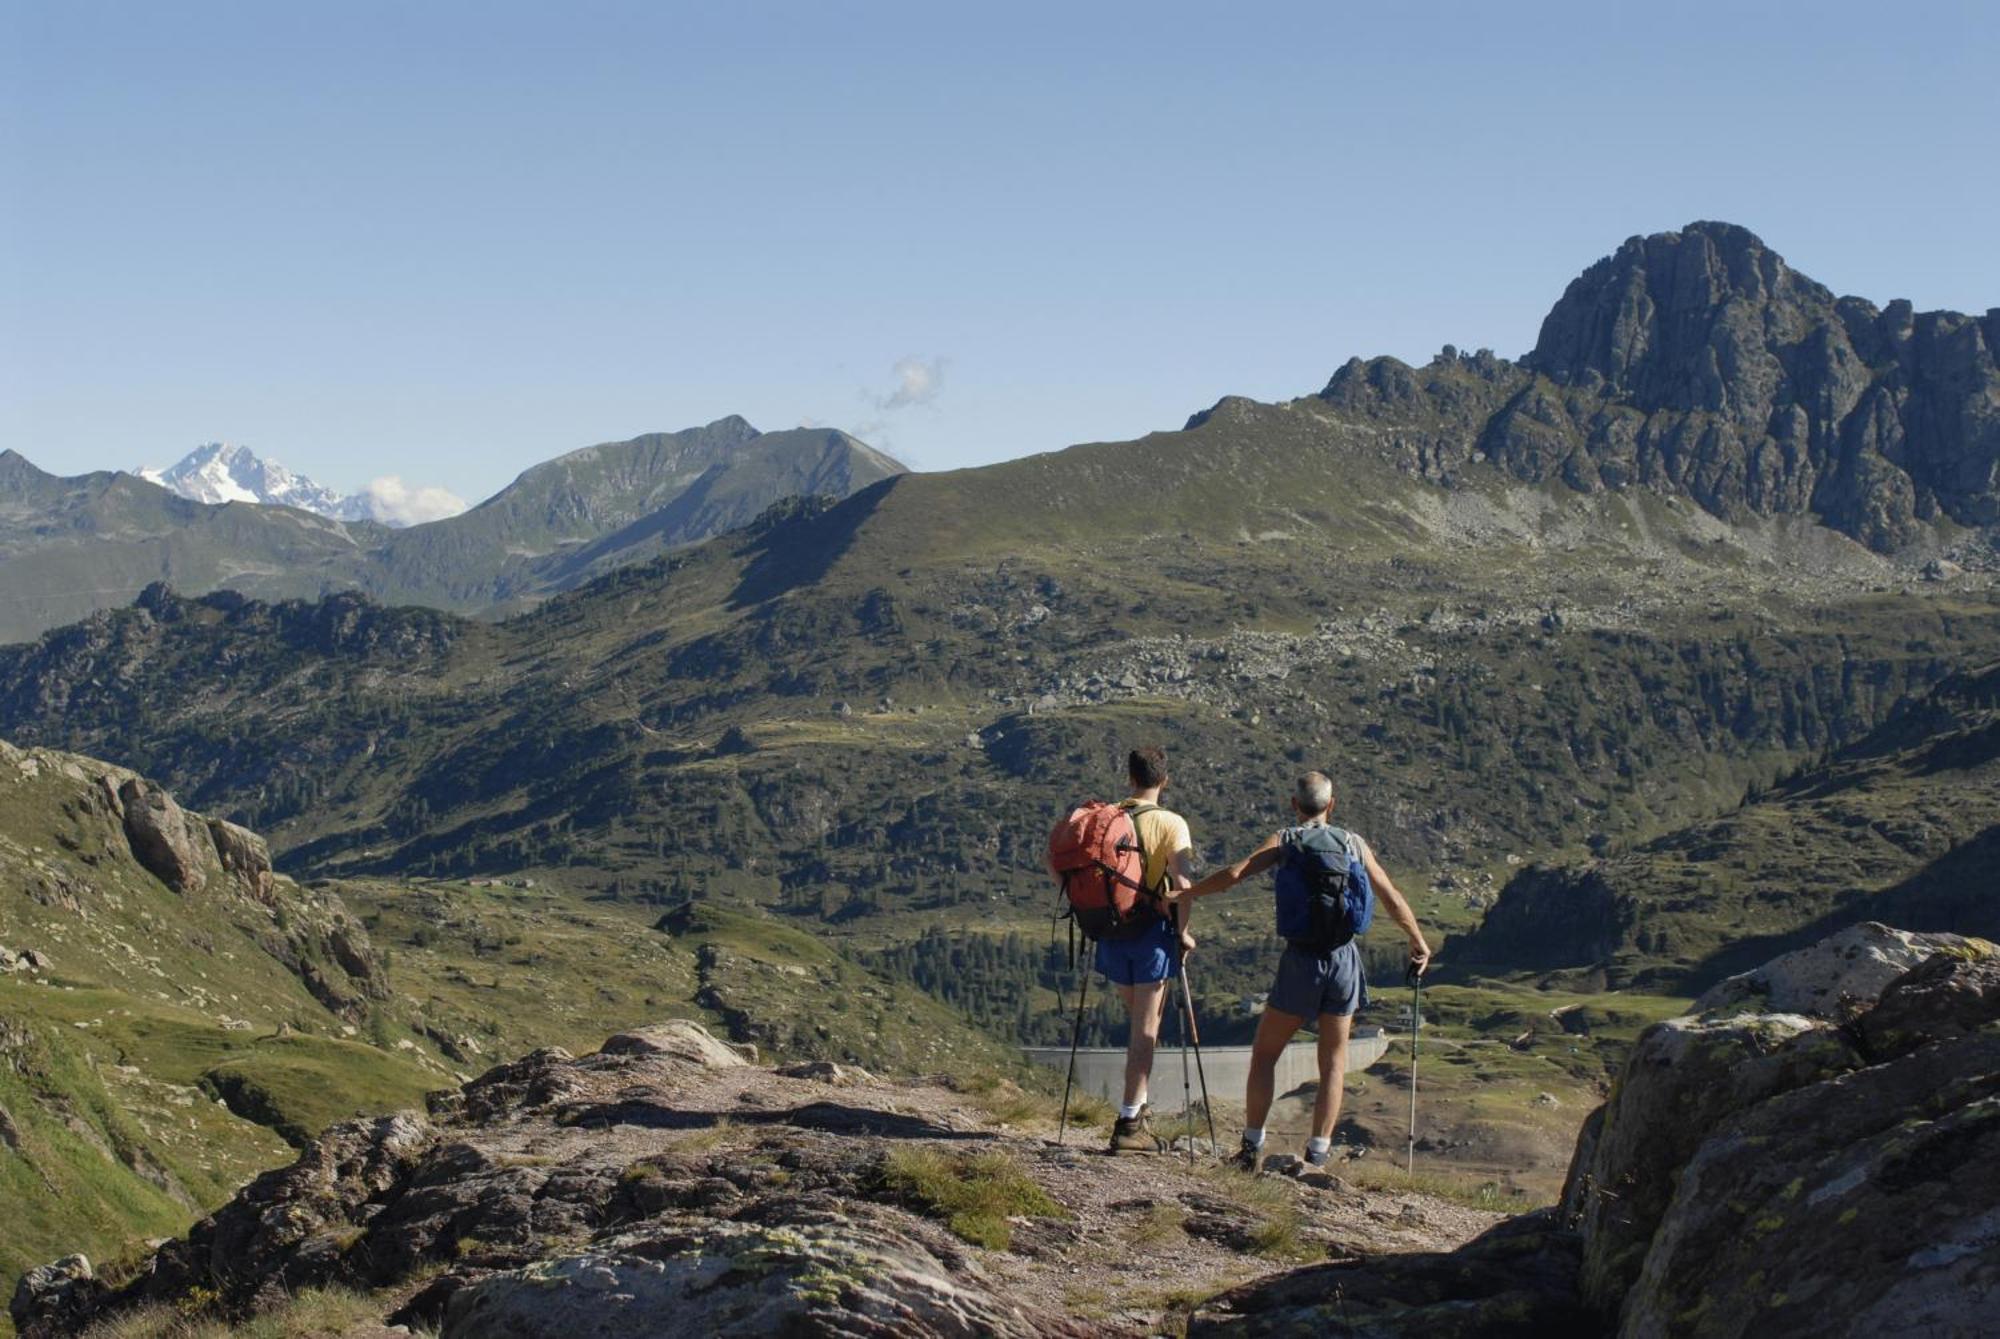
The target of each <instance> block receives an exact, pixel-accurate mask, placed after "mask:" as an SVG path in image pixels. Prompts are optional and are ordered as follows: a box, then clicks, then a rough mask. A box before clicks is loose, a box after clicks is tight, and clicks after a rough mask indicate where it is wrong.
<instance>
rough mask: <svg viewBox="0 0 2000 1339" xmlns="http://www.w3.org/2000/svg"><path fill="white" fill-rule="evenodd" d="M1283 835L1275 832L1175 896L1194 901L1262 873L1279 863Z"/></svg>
mask: <svg viewBox="0 0 2000 1339" xmlns="http://www.w3.org/2000/svg"><path fill="white" fill-rule="evenodd" d="M1281 836H1282V834H1280V833H1273V834H1272V835H1271V839H1270V840H1269V841H1267V842H1265V843H1264V844H1263V845H1262V846H1260V847H1258V848H1257V849H1256V850H1254V851H1252V852H1251V853H1250V854H1249V855H1247V856H1245V857H1243V859H1241V860H1239V861H1237V862H1236V863H1235V864H1233V865H1229V866H1226V867H1224V868H1222V869H1219V870H1217V871H1215V873H1213V874H1211V875H1209V876H1208V877H1207V878H1205V879H1203V880H1202V881H1201V882H1200V883H1197V884H1193V885H1191V886H1190V887H1188V888H1187V889H1186V890H1185V891H1182V892H1179V893H1177V894H1175V896H1176V897H1177V898H1178V899H1180V900H1182V901H1193V900H1194V899H1195V898H1197V897H1207V896H1208V895H1209V894H1211V893H1221V892H1227V891H1228V890H1229V889H1231V888H1234V887H1235V886H1236V885H1237V884H1239V883H1241V882H1243V881H1244V880H1245V879H1247V878H1249V877H1250V876H1251V875H1253V874H1262V873H1263V872H1264V871H1265V870H1267V869H1269V868H1271V866H1273V865H1275V864H1277V863H1278V842H1279V838H1280V837H1281Z"/></svg>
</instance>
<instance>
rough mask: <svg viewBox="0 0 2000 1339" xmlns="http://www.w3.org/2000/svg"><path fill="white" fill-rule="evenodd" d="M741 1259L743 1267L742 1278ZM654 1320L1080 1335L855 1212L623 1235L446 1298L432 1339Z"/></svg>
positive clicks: (783, 1329) (805, 1212)
mask: <svg viewBox="0 0 2000 1339" xmlns="http://www.w3.org/2000/svg"><path fill="white" fill-rule="evenodd" d="M745 1260H755V1261H756V1267H755V1268H754V1269H746V1268H744V1266H743V1264H742V1262H743V1261H745ZM663 1321H666V1322H668V1323H670V1324H671V1325H672V1326H673V1328H674V1329H675V1331H676V1332H678V1333H682V1334H713V1335H741V1336H745V1337H746V1339H748V1337H749V1336H761V1335H769V1334H826V1335H841V1336H849V1335H851V1336H854V1339H878V1337H879V1339H890V1337H891V1336H919V1335H925V1336H928V1335H940V1336H943V1335H962V1336H967V1339H971V1337H972V1336H985V1335H992V1336H996V1337H1004V1336H1018V1337H1019V1339H1032V1337H1033V1336H1036V1335H1040V1334H1045V1333H1052V1334H1083V1333H1088V1331H1087V1330H1086V1329H1085V1328H1084V1327H1082V1326H1077V1325H1072V1324H1069V1323H1066V1322H1064V1321H1062V1320H1060V1319H1057V1318H1053V1317H1034V1318H1031V1317H1029V1316H1028V1315H1026V1314H1024V1313H1023V1312H1022V1311H1020V1310H1019V1309H1018V1308H1016V1307H1014V1306H1012V1305H1009V1304H1008V1303H1006V1302H1004V1301H1002V1300H1000V1298H998V1297H996V1296H995V1295H994V1294H993V1293H992V1292H991V1291H989V1290H988V1289H985V1288H982V1287H979V1286H978V1285H977V1284H976V1282H974V1281H973V1280H970V1279H966V1278H963V1277H962V1276H961V1275H960V1274H959V1273H958V1271H957V1270H955V1269H953V1268H952V1267H951V1266H950V1265H948V1264H947V1263H946V1262H945V1261H943V1260H940V1259H939V1258H938V1257H937V1256H936V1255H934V1254H932V1252H931V1250H930V1249H929V1248H927V1247H926V1246H925V1245H924V1244H923V1243H922V1242H920V1241H918V1240H916V1239H915V1238H914V1237H912V1236H910V1235H908V1234H906V1233H904V1232H903V1231H901V1230H899V1229H898V1228H897V1227H896V1225H895V1224H894V1222H893V1220H892V1219H891V1216H890V1215H889V1214H887V1213H886V1212H884V1211H882V1210H880V1209H877V1208H875V1207H874V1206H871V1205H860V1206H856V1207H855V1208H852V1209H843V1210H834V1209H831V1208H827V1207H816V1206H801V1207H800V1208H798V1209H796V1210H794V1211H791V1212H787V1213H783V1214H779V1215H775V1216H774V1217H773V1218H772V1219H770V1220H768V1221H764V1222H757V1223H735V1222H724V1223H716V1224H713V1225H710V1226H706V1227H702V1228H698V1229H696V1230H693V1231H688V1230H686V1229H684V1228H662V1227H651V1228H647V1229H642V1230H640V1231H637V1232H629V1233H623V1234H620V1235H618V1236H615V1237H612V1238H611V1239H609V1240H608V1241H606V1242H604V1243H603V1245H602V1246H601V1247H599V1248H597V1249H595V1250H592V1251H590V1252H588V1253H586V1254H582V1255H574V1256H567V1257H564V1258H562V1259H558V1260H552V1261H548V1262H545V1263H541V1264H535V1265H531V1266H529V1267H528V1268H526V1269H521V1270H513V1271H509V1272H507V1273H503V1274H496V1275H493V1276H491V1277H489V1278H486V1279H482V1280H481V1281H479V1282H478V1283H475V1284H473V1285H471V1286H470V1287H468V1288H466V1289H464V1290H463V1291H461V1292H459V1293H457V1294H455V1295H454V1296H453V1297H452V1299H451V1302H450V1304H449V1305H448V1306H447V1308H446V1311H445V1323H444V1330H443V1339H540V1337H541V1336H544V1335H551V1334H590V1335H595V1336H600V1339H650V1337H651V1336H653V1335H657V1334H660V1333H662V1328H661V1327H662V1322H663ZM1051 1324H1053V1325H1054V1326H1055V1328H1054V1329H1052V1330H1051V1329H1046V1328H1045V1327H1046V1326H1049V1325H1051Z"/></svg>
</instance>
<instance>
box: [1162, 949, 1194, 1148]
mask: <svg viewBox="0 0 2000 1339" xmlns="http://www.w3.org/2000/svg"><path fill="white" fill-rule="evenodd" d="M1181 995H1182V997H1183V998H1185V997H1186V995H1187V981H1186V980H1185V979H1183V980H1182V981H1181ZM1172 998H1173V991H1172V989H1169V990H1168V991H1167V999H1163V1000H1161V1001H1160V1003H1161V1004H1162V1005H1164V1004H1166V1003H1167V1000H1170V999H1172ZM1180 1021H1181V1028H1180V1031H1181V1119H1182V1121H1183V1122H1184V1123H1185V1124H1186V1125H1187V1155H1188V1167H1189V1168H1190V1169H1192V1168H1193V1167H1194V1093H1193V1091H1192V1088H1193V1085H1192V1083H1191V1082H1190V1080H1189V1076H1188V1025H1187V1015H1186V1014H1185V1013H1183V1014H1182V1015H1181V1020H1180Z"/></svg>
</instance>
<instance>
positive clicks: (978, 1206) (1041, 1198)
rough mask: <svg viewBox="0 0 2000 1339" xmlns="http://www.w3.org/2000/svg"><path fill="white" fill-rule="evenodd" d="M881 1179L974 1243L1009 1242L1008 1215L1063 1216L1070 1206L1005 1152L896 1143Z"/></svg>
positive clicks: (995, 1246) (1000, 1247)
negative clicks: (962, 1151) (951, 1150)
mask: <svg viewBox="0 0 2000 1339" xmlns="http://www.w3.org/2000/svg"><path fill="white" fill-rule="evenodd" d="M882 1179H883V1183H884V1185H885V1187H886V1188H887V1189H888V1190H889V1191H890V1192H892V1193H894V1194H896V1195H898V1196H901V1197H903V1198H905V1199H908V1200H911V1201H913V1202H915V1203H916V1204H918V1205H919V1206H921V1207H922V1209H923V1210H924V1212H925V1213H927V1214H929V1215H931V1216H932V1217H934V1218H940V1219H943V1220H944V1224H945V1226H946V1227H948V1228H950V1229H951V1230H952V1232H954V1233H955V1234H957V1235H958V1236H959V1237H961V1238H963V1239H964V1240H966V1241H969V1242H971V1243H972V1244H973V1245H975V1246H983V1247H985V1248H986V1249H987V1250H989V1251H1004V1250H1006V1249H1007V1248H1008V1246H1010V1245H1011V1244H1012V1242H1013V1229H1012V1227H1011V1225H1010V1224H1009V1223H1008V1221H1007V1220H1008V1219H1009V1218H1016V1217H1029V1218H1067V1217H1069V1211H1068V1210H1067V1209H1065V1208H1063V1207H1062V1205H1060V1204H1058V1203H1056V1201H1055V1200H1053V1199H1051V1198H1050V1197H1049V1194H1048V1192H1047V1191H1045V1190H1043V1189H1042V1188H1041V1187H1040V1186H1039V1185H1037V1184H1035V1182H1034V1181H1033V1179H1031V1178H1030V1177H1029V1176H1028V1174H1027V1173H1026V1172H1024V1171H1022V1170H1021V1169H1020V1168H1019V1167H1017V1166H1016V1165H1015V1164H1014V1161H1013V1159H1011V1158H1009V1157H1008V1156H1007V1155H1006V1154H1004V1153H972V1154H950V1153H943V1152H940V1151H938V1150H936V1149H932V1148H899V1149H895V1150H893V1151H892V1152H891V1153H890V1154H889V1156H888V1158H887V1159H886V1160H885V1162H884V1163H883V1167H882Z"/></svg>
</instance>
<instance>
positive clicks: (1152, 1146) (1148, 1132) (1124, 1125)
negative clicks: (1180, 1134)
mask: <svg viewBox="0 0 2000 1339" xmlns="http://www.w3.org/2000/svg"><path fill="white" fill-rule="evenodd" d="M1164 1148H1166V1143H1165V1142H1164V1141H1162V1140H1161V1138H1160V1137H1159V1136H1158V1135H1156V1134H1154V1133H1153V1126H1152V1123H1151V1122H1150V1121H1148V1120H1147V1119H1146V1108H1144V1107H1141V1108H1139V1114H1138V1115H1136V1116H1120V1117H1119V1118H1118V1120H1117V1123H1116V1124H1114V1125H1113V1126H1112V1127H1111V1151H1112V1152H1113V1153H1158V1152H1160V1151H1161V1150H1162V1149H1164Z"/></svg>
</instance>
